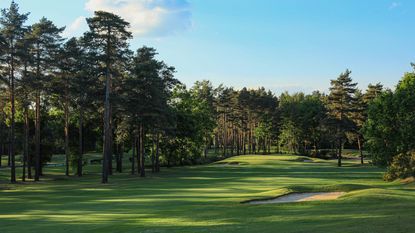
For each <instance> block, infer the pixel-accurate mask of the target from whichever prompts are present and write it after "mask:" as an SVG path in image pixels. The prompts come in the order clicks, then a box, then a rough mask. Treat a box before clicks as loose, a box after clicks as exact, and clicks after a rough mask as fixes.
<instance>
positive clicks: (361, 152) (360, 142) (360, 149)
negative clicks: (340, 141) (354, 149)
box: [357, 135, 364, 164]
mask: <svg viewBox="0 0 415 233" xmlns="http://www.w3.org/2000/svg"><path fill="white" fill-rule="evenodd" d="M357 146H358V147H359V153H360V163H361V164H364V158H363V150H362V141H361V139H360V135H358V136H357Z"/></svg>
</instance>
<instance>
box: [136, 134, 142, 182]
mask: <svg viewBox="0 0 415 233" xmlns="http://www.w3.org/2000/svg"><path fill="white" fill-rule="evenodd" d="M136 150H137V151H136V156H137V158H136V160H137V174H140V169H141V165H140V164H141V132H140V127H138V137H137V144H136Z"/></svg>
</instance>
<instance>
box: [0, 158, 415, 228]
mask: <svg viewBox="0 0 415 233" xmlns="http://www.w3.org/2000/svg"><path fill="white" fill-rule="evenodd" d="M224 164H225V165H224ZM62 169H63V168H59V167H57V168H47V169H46V171H45V173H46V174H47V176H46V177H44V178H43V181H41V182H39V183H37V184H33V183H30V182H28V183H24V184H22V183H20V184H17V185H10V184H8V183H7V182H8V175H9V171H8V170H7V169H2V170H0V232H8V233H12V232H19V233H22V232H42V233H43V232H180V233H183V232H238V233H241V232H284V233H286V232H387V233H392V232H415V223H414V219H415V185H414V184H413V183H411V184H406V185H404V184H400V183H399V182H394V183H386V182H383V181H382V179H381V177H382V172H383V170H382V169H378V168H374V167H371V166H361V165H359V164H358V161H347V162H345V166H344V167H343V168H337V167H336V162H335V161H322V160H313V161H312V162H304V158H302V157H298V156H240V157H234V158H231V159H228V160H226V161H222V162H221V163H218V164H212V165H207V166H194V167H184V168H172V169H162V173H160V174H157V175H152V174H151V173H150V172H148V175H149V176H148V177H147V178H144V179H142V178H139V177H136V176H131V175H128V174H127V172H126V173H125V174H115V175H114V176H112V177H111V179H110V182H111V183H110V184H108V185H102V184H100V183H99V178H100V177H99V170H100V167H99V166H89V167H86V168H85V170H86V172H87V174H86V175H85V177H83V178H77V177H69V178H65V177H63V176H62ZM18 172H20V170H19V171H18ZM290 192H347V194H345V195H343V196H341V197H340V198H339V199H336V200H331V201H313V202H301V203H283V204H271V205H246V204H241V202H244V201H248V200H252V199H261V198H272V197H276V196H280V195H282V194H286V193H290Z"/></svg>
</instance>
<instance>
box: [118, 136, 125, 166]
mask: <svg viewBox="0 0 415 233" xmlns="http://www.w3.org/2000/svg"><path fill="white" fill-rule="evenodd" d="M118 153H119V155H118V162H117V169H118V172H119V173H122V160H123V157H124V142H121V145H120V151H119V152H118Z"/></svg>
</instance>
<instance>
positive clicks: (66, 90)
mask: <svg viewBox="0 0 415 233" xmlns="http://www.w3.org/2000/svg"><path fill="white" fill-rule="evenodd" d="M68 95H69V94H68V83H67V80H66V88H65V106H64V112H65V113H64V114H65V127H64V131H65V175H66V176H69V153H70V152H69V96H68Z"/></svg>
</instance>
